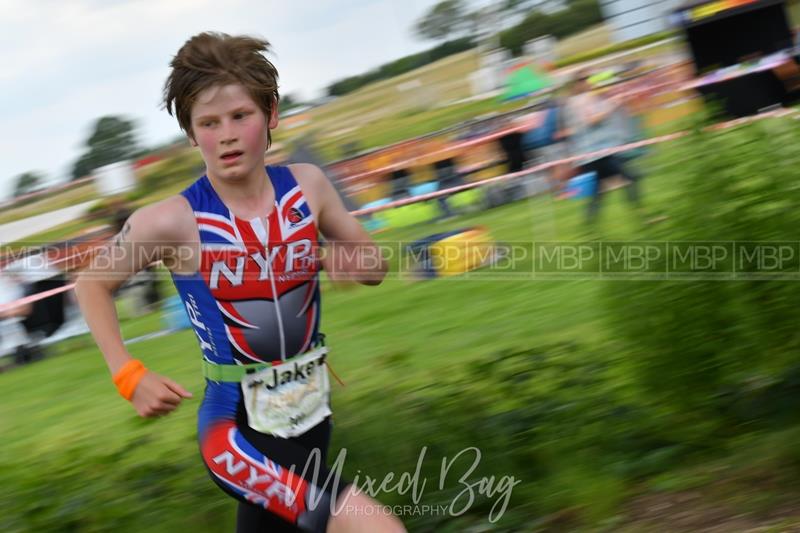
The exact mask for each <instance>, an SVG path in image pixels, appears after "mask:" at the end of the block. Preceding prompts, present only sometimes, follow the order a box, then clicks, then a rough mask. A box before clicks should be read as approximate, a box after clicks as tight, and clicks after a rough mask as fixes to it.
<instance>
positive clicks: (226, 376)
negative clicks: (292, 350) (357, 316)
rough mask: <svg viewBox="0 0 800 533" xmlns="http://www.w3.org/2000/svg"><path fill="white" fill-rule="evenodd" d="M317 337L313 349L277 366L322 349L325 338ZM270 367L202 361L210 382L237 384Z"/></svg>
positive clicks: (268, 365) (270, 365)
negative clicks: (317, 339)
mask: <svg viewBox="0 0 800 533" xmlns="http://www.w3.org/2000/svg"><path fill="white" fill-rule="evenodd" d="M319 336H320V340H319V342H318V343H317V346H316V347H315V348H312V349H311V350H309V351H307V352H304V353H301V354H298V355H295V356H294V357H290V358H289V359H286V360H285V361H279V362H278V364H283V363H288V362H289V361H291V360H292V359H297V358H298V357H302V356H304V355H306V354H308V353H310V352H313V351H316V350H319V349H320V348H322V347H324V346H325V336H324V335H323V334H322V333H320V334H319ZM272 366H274V365H273V364H272V363H254V364H251V365H221V364H219V363H212V362H211V361H209V360H208V359H203V376H204V377H205V378H206V379H210V380H211V381H224V382H231V383H238V382H239V381H241V380H242V378H243V377H245V376H246V375H247V374H252V373H253V372H258V371H259V370H264V369H265V368H270V367H272Z"/></svg>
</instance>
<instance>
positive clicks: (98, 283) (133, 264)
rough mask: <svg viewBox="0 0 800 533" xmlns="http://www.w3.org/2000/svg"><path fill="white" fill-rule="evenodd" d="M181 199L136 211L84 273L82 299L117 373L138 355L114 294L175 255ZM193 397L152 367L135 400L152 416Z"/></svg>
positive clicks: (99, 343)
mask: <svg viewBox="0 0 800 533" xmlns="http://www.w3.org/2000/svg"><path fill="white" fill-rule="evenodd" d="M180 201H182V200H181V199H177V200H176V199H172V198H170V199H167V200H165V201H164V202H160V203H158V204H154V205H151V206H147V207H144V208H142V209H140V210H138V211H136V212H135V213H133V215H131V217H130V218H129V219H128V221H127V222H126V223H125V226H124V227H123V229H122V231H120V233H119V234H117V235H116V236H115V237H114V238H113V239H112V241H111V242H110V243H109V244H107V245H106V246H104V247H103V248H101V249H100V250H99V251H98V253H97V254H95V256H94V257H93V258H92V261H91V263H90V265H89V267H88V268H87V269H86V270H84V271H83V272H81V274H80V275H79V277H78V280H77V283H76V286H75V294H76V296H77V299H78V304H79V305H80V308H81V311H82V312H83V315H84V317H85V318H86V323H87V324H88V326H89V329H90V330H91V332H92V336H93V337H94V339H95V341H96V342H97V346H98V347H99V348H100V351H101V352H102V353H103V357H104V358H105V360H106V363H107V365H108V368H109V370H110V371H111V375H112V376H114V375H116V374H117V373H118V372H119V370H120V369H121V368H122V367H123V366H124V365H125V364H126V363H127V362H128V361H130V360H131V359H132V357H131V355H130V354H129V353H128V351H127V350H126V349H125V345H124V344H123V340H122V334H121V332H120V327H119V319H118V318H117V312H116V308H115V306H114V296H113V294H114V292H115V291H116V290H117V289H118V288H119V287H120V286H121V285H122V284H123V283H124V282H125V281H126V280H127V279H129V278H130V277H131V276H133V275H134V274H135V273H137V272H139V271H140V270H142V269H143V268H144V267H146V266H147V265H148V264H150V263H152V262H155V261H158V260H162V259H163V260H164V261H166V262H169V261H170V260H172V258H173V256H174V254H173V253H172V250H174V249H175V247H176V245H177V242H179V241H178V238H177V237H179V235H177V231H179V229H180V226H181V225H180V224H176V223H175V222H176V221H175V218H176V217H181V215H182V214H183V213H182V211H181V210H182V209H185V208H183V207H182V206H181V205H180V203H179V202H180ZM189 397H191V394H190V393H189V392H187V391H186V390H185V389H184V388H183V387H181V386H180V385H178V384H177V383H175V382H174V381H172V380H170V379H167V378H165V377H163V376H159V375H158V374H155V373H153V372H150V371H147V372H146V373H145V374H144V376H143V377H142V379H141V381H139V384H138V385H137V386H136V389H135V390H134V392H133V397H132V398H131V402H132V403H133V405H134V408H135V409H136V411H137V412H138V413H139V415H140V416H148V417H149V416H158V415H162V414H167V413H169V412H170V411H172V410H174V409H175V408H176V407H177V406H178V404H179V403H180V401H181V400H182V399H183V398H189Z"/></svg>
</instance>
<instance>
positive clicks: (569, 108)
mask: <svg viewBox="0 0 800 533" xmlns="http://www.w3.org/2000/svg"><path fill="white" fill-rule="evenodd" d="M615 113H624V110H622V109H620V106H619V103H618V102H615V101H612V100H611V99H608V98H605V97H603V96H602V95H601V94H599V93H598V92H596V91H593V90H592V87H591V85H590V84H589V83H588V76H587V73H585V72H582V73H579V74H578V75H577V76H576V77H575V78H574V79H573V80H572V81H571V82H570V85H569V99H568V100H567V105H566V108H565V120H566V125H567V131H568V134H569V136H570V149H571V151H572V153H573V154H575V155H579V154H587V153H591V152H597V151H600V150H605V149H608V148H614V147H616V146H620V145H622V144H624V143H625V142H626V141H627V137H628V134H629V132H627V131H625V130H626V128H623V127H621V126H620V123H621V122H625V121H619V120H614V118H615V117H614V115H615ZM578 166H579V167H580V168H579V169H578V171H579V173H581V174H585V173H590V172H594V173H595V174H596V176H597V183H596V186H595V188H594V195H593V197H592V200H591V201H590V202H589V210H588V214H587V215H588V216H587V218H588V221H589V222H590V223H591V222H594V220H595V219H596V218H597V214H598V212H599V210H600V198H601V194H602V190H603V185H604V182H605V181H606V180H608V179H609V178H612V177H614V176H622V177H623V178H624V179H626V180H627V181H628V182H629V183H628V186H627V191H628V199H629V200H630V201H631V203H633V204H634V205H635V206H637V207H639V205H640V198H639V183H638V182H639V175H638V174H636V173H635V172H633V171H632V170H631V169H630V166H629V165H627V164H626V163H625V160H624V158H623V157H622V156H620V155H618V154H615V155H607V156H590V157H587V158H584V159H581V160H580V161H579V162H578Z"/></svg>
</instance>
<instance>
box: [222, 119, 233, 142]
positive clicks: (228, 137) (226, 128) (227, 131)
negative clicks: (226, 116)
mask: <svg viewBox="0 0 800 533" xmlns="http://www.w3.org/2000/svg"><path fill="white" fill-rule="evenodd" d="M235 140H236V130H235V129H234V128H233V126H232V125H231V124H230V123H229V122H226V123H224V124H223V125H222V136H221V137H220V142H221V143H222V144H230V143H232V142H234V141H235Z"/></svg>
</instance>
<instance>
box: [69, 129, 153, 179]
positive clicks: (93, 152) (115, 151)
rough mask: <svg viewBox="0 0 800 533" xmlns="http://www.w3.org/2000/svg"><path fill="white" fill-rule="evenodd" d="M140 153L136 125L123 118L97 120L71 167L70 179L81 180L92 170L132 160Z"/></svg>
mask: <svg viewBox="0 0 800 533" xmlns="http://www.w3.org/2000/svg"><path fill="white" fill-rule="evenodd" d="M137 153H140V148H139V145H138V143H137V140H136V124H135V123H134V122H133V121H132V120H127V119H125V118H123V117H116V116H106V117H102V118H99V119H97V122H95V124H94V128H93V130H92V134H91V135H90V136H89V139H88V140H87V141H86V151H85V152H84V153H83V155H81V156H80V157H79V158H78V160H77V161H76V162H75V164H74V165H73V167H72V179H74V180H75V179H78V178H82V177H84V176H86V175H88V174H90V173H91V172H92V171H93V170H94V169H96V168H98V167H102V166H103V165H109V164H111V163H116V162H118V161H124V160H126V159H131V158H133V157H134V156H135V155H136V154H137Z"/></svg>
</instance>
